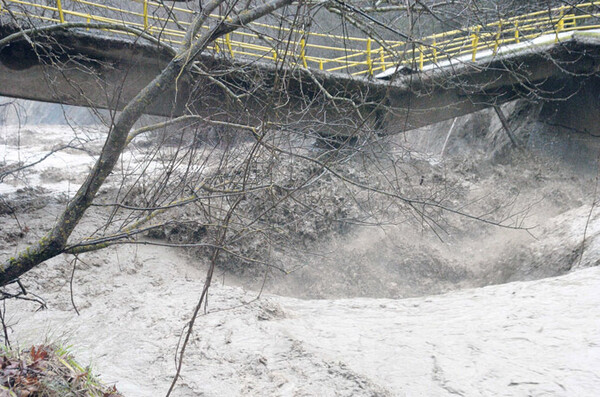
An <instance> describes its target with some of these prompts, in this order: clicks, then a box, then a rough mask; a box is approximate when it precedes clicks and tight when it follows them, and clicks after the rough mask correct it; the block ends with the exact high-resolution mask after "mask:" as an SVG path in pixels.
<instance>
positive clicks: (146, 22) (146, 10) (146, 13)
mask: <svg viewBox="0 0 600 397" xmlns="http://www.w3.org/2000/svg"><path fill="white" fill-rule="evenodd" d="M144 30H148V0H144Z"/></svg>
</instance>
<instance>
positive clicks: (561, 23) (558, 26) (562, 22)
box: [554, 11, 565, 43]
mask: <svg viewBox="0 0 600 397" xmlns="http://www.w3.org/2000/svg"><path fill="white" fill-rule="evenodd" d="M564 29H565V20H564V12H563V11H561V12H560V14H559V15H558V23H557V24H556V28H555V29H554V31H555V32H556V38H555V39H554V42H555V43H558V34H559V33H560V32H562V31H563V30H564Z"/></svg>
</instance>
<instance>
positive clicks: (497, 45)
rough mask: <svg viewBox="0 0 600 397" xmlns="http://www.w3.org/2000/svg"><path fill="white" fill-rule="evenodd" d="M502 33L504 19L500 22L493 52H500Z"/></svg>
mask: <svg viewBox="0 0 600 397" xmlns="http://www.w3.org/2000/svg"><path fill="white" fill-rule="evenodd" d="M501 35H502V20H500V21H499V22H498V31H497V32H496V37H495V38H494V51H493V54H494V55H496V54H498V47H500V36H501Z"/></svg>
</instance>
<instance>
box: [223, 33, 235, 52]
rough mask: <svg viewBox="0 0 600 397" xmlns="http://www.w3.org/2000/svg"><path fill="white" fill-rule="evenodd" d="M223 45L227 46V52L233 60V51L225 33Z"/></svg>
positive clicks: (229, 38)
mask: <svg viewBox="0 0 600 397" xmlns="http://www.w3.org/2000/svg"><path fill="white" fill-rule="evenodd" d="M225 44H226V45H227V49H228V50H229V54H230V55H231V57H232V58H234V55H233V49H232V48H231V36H230V35H229V33H227V34H226V35H225Z"/></svg>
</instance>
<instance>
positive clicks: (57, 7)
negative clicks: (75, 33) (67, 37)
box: [56, 0, 65, 23]
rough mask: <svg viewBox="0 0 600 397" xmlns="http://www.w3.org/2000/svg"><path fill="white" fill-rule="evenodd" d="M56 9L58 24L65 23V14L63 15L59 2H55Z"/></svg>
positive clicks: (57, 0)
mask: <svg viewBox="0 0 600 397" xmlns="http://www.w3.org/2000/svg"><path fill="white" fill-rule="evenodd" d="M56 9H57V10H58V19H60V23H65V14H63V8H62V3H61V2H60V0H56Z"/></svg>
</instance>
